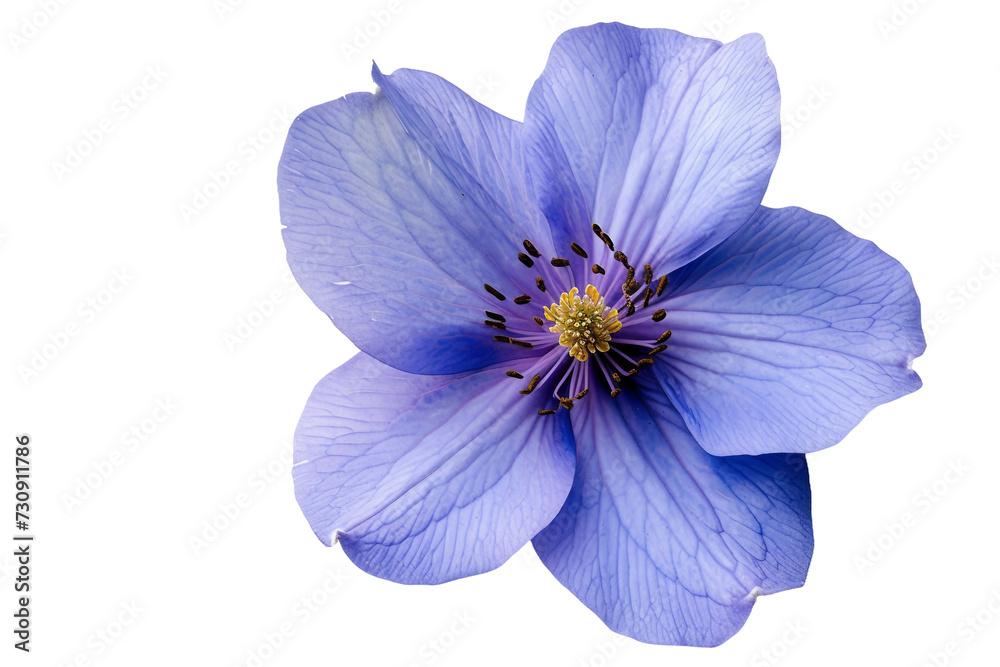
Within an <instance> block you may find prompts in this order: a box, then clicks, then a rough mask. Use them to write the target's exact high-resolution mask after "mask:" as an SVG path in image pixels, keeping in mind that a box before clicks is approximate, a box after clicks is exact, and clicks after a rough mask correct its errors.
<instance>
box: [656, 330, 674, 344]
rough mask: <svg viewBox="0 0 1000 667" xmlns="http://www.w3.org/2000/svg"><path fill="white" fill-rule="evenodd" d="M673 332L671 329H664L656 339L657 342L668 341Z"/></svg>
mask: <svg viewBox="0 0 1000 667" xmlns="http://www.w3.org/2000/svg"><path fill="white" fill-rule="evenodd" d="M672 333H673V332H672V331H671V330H670V329H667V330H666V331H664V332H663V333H661V334H660V337H659V338H657V339H656V342H657V344H659V343H666V342H667V339H668V338H670V335H671V334H672Z"/></svg>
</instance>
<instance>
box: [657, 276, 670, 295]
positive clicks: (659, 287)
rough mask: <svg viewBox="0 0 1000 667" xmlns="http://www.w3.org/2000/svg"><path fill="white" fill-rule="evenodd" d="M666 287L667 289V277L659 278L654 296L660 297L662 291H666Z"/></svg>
mask: <svg viewBox="0 0 1000 667" xmlns="http://www.w3.org/2000/svg"><path fill="white" fill-rule="evenodd" d="M666 287H667V277H666V276H661V277H660V282H658V283H657V284H656V296H660V295H661V294H663V290H664V289H666Z"/></svg>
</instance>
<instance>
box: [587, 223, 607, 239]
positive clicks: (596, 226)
mask: <svg viewBox="0 0 1000 667" xmlns="http://www.w3.org/2000/svg"><path fill="white" fill-rule="evenodd" d="M590 228H591V229H593V230H594V233H595V234H597V235H598V236H600V235H601V234H603V233H604V230H603V229H601V226H600V225H599V224H597V223H596V222H594V223H591V225H590Z"/></svg>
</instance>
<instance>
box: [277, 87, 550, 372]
mask: <svg viewBox="0 0 1000 667" xmlns="http://www.w3.org/2000/svg"><path fill="white" fill-rule="evenodd" d="M449 122H451V123H453V124H457V123H462V122H467V123H470V124H474V123H473V122H472V121H469V120H468V119H464V120H463V118H460V117H457V116H454V117H451V118H450V121H449ZM511 123H512V121H507V123H506V124H505V123H503V122H501V121H496V122H494V123H493V124H487V123H482V124H481V125H480V126H479V127H477V128H476V130H475V132H472V131H471V130H470V131H469V132H466V133H465V134H463V135H462V138H470V137H475V136H480V137H481V138H482V139H481V140H482V141H483V142H484V143H489V144H490V145H493V146H496V150H495V151H494V153H493V154H492V155H493V157H495V158H496V160H497V161H496V164H495V165H494V167H493V171H491V172H487V171H485V170H484V171H483V172H482V173H480V174H477V176H479V177H482V178H483V179H484V180H485V179H489V178H493V177H494V176H496V175H497V174H499V173H504V172H505V170H507V169H508V166H507V165H505V164H502V159H506V158H509V157H510V155H511V153H512V152H514V150H515V146H514V144H513V143H512V139H511V137H512V136H513V135H515V134H516V132H514V131H512V130H511ZM456 141H459V139H456ZM505 151H506V152H505ZM485 160H486V158H484V161H485ZM278 172H279V175H278V184H279V195H280V203H281V219H282V222H283V223H284V225H285V229H284V231H283V235H284V239H285V245H286V247H287V250H288V263H289V265H290V266H291V268H292V272H293V273H294V275H295V278H296V280H298V282H299V284H300V285H301V286H302V288H303V289H304V290H305V291H306V293H307V294H308V295H309V296H310V298H312V300H313V301H314V302H315V303H316V304H317V305H318V306H319V307H320V308H321V309H322V310H323V311H324V312H325V313H326V314H327V315H328V316H329V317H330V319H332V320H333V322H334V324H336V325H337V327H338V328H339V329H340V330H341V331H342V332H344V334H345V335H347V337H348V338H350V339H351V341H352V342H353V343H354V344H355V345H357V346H358V347H359V348H361V350H363V351H364V352H366V353H368V354H370V355H372V356H374V357H376V358H377V359H379V360H380V361H382V362H384V363H387V364H389V365H391V366H394V367H396V368H400V369H402V370H407V371H411V372H418V373H442V374H444V373H454V372H460V371H464V370H470V369H476V368H482V367H484V366H487V365H489V364H492V363H495V362H497V361H500V360H503V359H511V358H516V357H519V356H525V354H531V353H525V351H524V350H523V349H521V348H517V347H515V346H510V345H506V346H505V345H499V344H496V343H494V342H493V340H492V338H493V337H492V335H491V334H490V330H489V329H488V328H486V327H484V326H483V323H482V322H483V319H484V317H485V315H484V313H483V311H484V310H486V309H489V310H492V311H499V312H501V313H503V312H504V310H503V306H504V305H505V304H504V303H501V302H499V301H498V300H497V299H496V298H494V297H493V296H490V295H488V294H487V293H486V292H485V290H484V289H483V284H484V283H489V284H490V285H492V286H493V287H495V288H497V289H499V290H500V292H501V293H503V294H504V295H506V296H507V297H508V298H513V297H514V296H516V295H517V294H520V293H521V292H525V291H526V290H527V289H528V287H529V285H524V284H521V283H523V282H530V281H528V280H527V279H528V278H529V276H526V275H523V267H520V264H519V263H518V262H517V261H516V254H517V248H515V247H508V246H507V245H504V243H501V241H502V240H503V235H502V234H500V233H499V232H497V226H498V225H500V224H501V223H500V218H499V217H498V216H497V215H496V214H495V213H494V212H492V211H490V210H489V207H486V206H484V204H483V203H482V202H481V201H477V200H476V198H475V197H472V196H466V193H465V189H466V187H470V188H471V187H472V185H473V182H472V181H471V180H468V179H467V182H465V183H457V182H456V181H455V180H453V178H452V177H453V176H455V170H452V171H451V172H445V171H443V170H442V169H441V168H439V167H438V166H437V165H436V164H435V163H434V161H433V160H432V159H431V158H430V157H429V156H428V155H427V153H425V152H424V150H423V149H422V148H421V147H420V145H419V144H418V142H417V141H416V140H415V139H414V138H413V137H412V136H410V134H409V133H408V132H407V130H406V128H405V127H404V126H403V125H402V124H401V123H400V121H399V118H398V117H397V113H396V111H395V110H393V108H392V107H391V105H390V104H389V103H388V101H387V98H386V95H384V94H375V95H372V94H368V93H356V94H352V95H348V96H347V97H344V98H341V99H339V100H335V101H333V102H329V103H327V104H323V105H320V106H317V107H313V108H311V109H309V110H307V111H305V112H304V113H303V114H302V115H300V116H299V117H298V118H297V119H296V120H295V122H294V123H293V125H292V127H291V129H290V130H289V133H288V140H287V142H286V144H285V149H284V153H283V154H282V157H281V162H280V165H279V170H278ZM497 187H499V186H497ZM504 224H506V223H504ZM510 233H513V232H510ZM501 254H503V256H504V257H509V259H501ZM515 267H520V268H521V269H522V272H517V274H516V275H517V277H518V280H515V279H514V278H512V277H511V275H509V274H508V269H510V270H511V271H516V268H515ZM530 287H531V288H532V289H534V283H533V282H530ZM505 303H506V304H510V301H509V300H508V301H506V302H505Z"/></svg>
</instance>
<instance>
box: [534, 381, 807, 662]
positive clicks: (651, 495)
mask: <svg viewBox="0 0 1000 667" xmlns="http://www.w3.org/2000/svg"><path fill="white" fill-rule="evenodd" d="M635 380H636V381H637V382H636V385H635V386H632V385H631V383H626V389H625V391H624V392H623V393H622V394H621V395H619V396H618V397H617V399H613V400H612V399H608V398H607V397H606V396H600V397H595V399H596V398H600V399H602V400H593V401H591V402H590V403H589V404H588V405H586V406H584V405H583V403H582V402H581V405H580V406H578V408H576V409H574V410H573V432H574V434H575V436H576V448H577V469H576V479H575V480H574V482H573V488H572V490H571V491H570V494H569V498H567V500H566V505H565V506H564V507H563V509H562V511H561V512H560V513H559V516H557V517H556V518H555V520H554V521H553V522H552V524H551V525H549V526H548V527H547V528H546V529H545V530H543V531H542V532H541V533H539V535H538V536H537V537H535V539H534V540H533V544H534V546H535V550H536V551H537V552H538V555H539V556H540V557H541V559H542V562H543V563H545V565H546V566H547V567H548V568H549V570H551V572H552V573H553V574H554V575H555V576H556V578H557V579H559V581H560V582H562V584H563V585H564V586H566V587H567V588H568V589H569V590H570V591H572V593H573V594H574V595H576V596H577V597H578V598H579V599H580V600H581V601H582V602H583V603H584V604H586V605H587V606H588V607H589V608H590V609H591V610H593V611H594V613H596V614H597V615H598V616H599V617H600V618H601V620H603V621H604V622H605V623H606V624H607V625H608V627H610V628H611V629H612V630H614V631H615V632H618V633H620V634H624V635H628V636H630V637H633V638H635V639H638V640H640V641H644V642H651V643H656V644H680V645H687V646H716V645H718V644H721V643H722V642H724V641H725V640H726V639H728V638H729V637H731V636H732V635H733V634H735V633H736V631H737V630H739V629H740V627H742V626H743V623H744V622H745V621H746V619H747V616H748V615H749V614H750V611H751V608H752V607H753V603H754V600H755V599H756V597H757V596H758V595H761V594H768V593H775V592H778V591H783V590H787V589H789V588H796V587H798V586H801V585H802V584H803V582H804V581H805V577H806V572H807V570H808V568H809V561H810V559H811V557H812V548H813V536H812V522H811V519H810V493H809V475H808V470H807V468H806V461H805V457H804V456H802V455H801V454H781V455H767V456H758V457H752V456H735V457H726V458H717V457H714V456H711V455H710V454H707V453H706V452H705V451H704V450H703V449H702V448H701V447H700V446H699V445H698V443H697V442H696V441H695V439H694V438H693V437H692V436H691V434H690V433H689V432H688V430H687V428H686V427H685V425H684V421H683V420H682V419H681V417H680V415H678V414H677V412H676V410H675V409H674V408H673V407H672V406H671V405H670V403H669V402H668V401H667V400H666V398H665V397H664V395H663V393H662V392H661V391H660V390H659V389H658V387H656V386H655V383H650V380H651V378H650V377H649V376H646V377H645V378H643V376H642V375H641V374H640V376H637V377H636V378H635ZM585 400H590V399H589V398H588V399H585Z"/></svg>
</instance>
